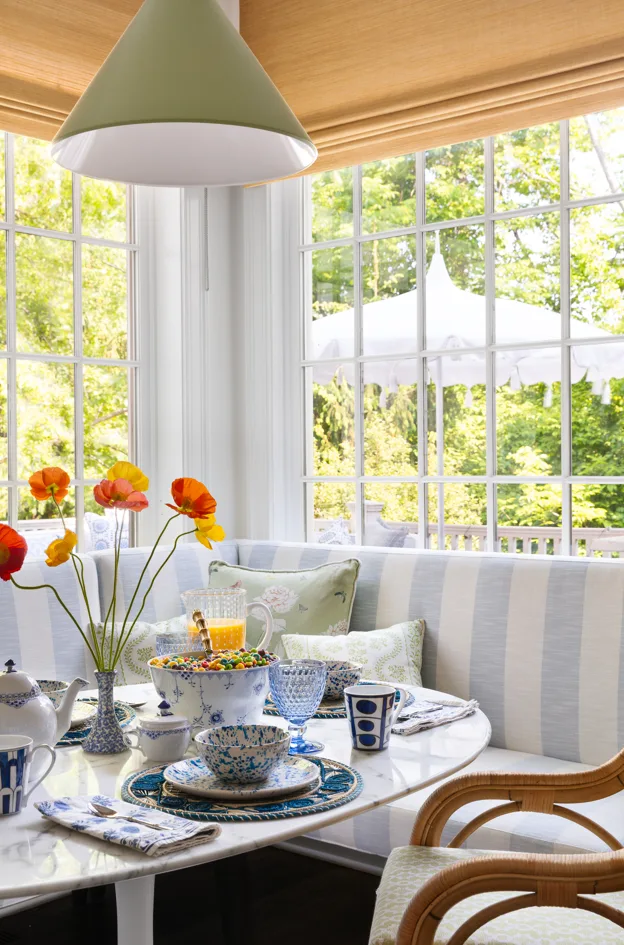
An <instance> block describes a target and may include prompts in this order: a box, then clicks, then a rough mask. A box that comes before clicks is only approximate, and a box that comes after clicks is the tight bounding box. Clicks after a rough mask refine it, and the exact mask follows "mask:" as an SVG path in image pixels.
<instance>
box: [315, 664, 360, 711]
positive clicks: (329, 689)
mask: <svg viewBox="0 0 624 945" xmlns="http://www.w3.org/2000/svg"><path fill="white" fill-rule="evenodd" d="M325 663H326V666H327V682H326V683H325V693H324V695H323V699H324V700H326V701H327V702H335V701H336V700H337V699H342V694H343V692H344V690H345V689H346V688H347V686H355V684H356V683H358V682H359V681H360V677H361V675H362V667H361V666H358V664H357V663H349V662H348V661H347V660H326V661H325Z"/></svg>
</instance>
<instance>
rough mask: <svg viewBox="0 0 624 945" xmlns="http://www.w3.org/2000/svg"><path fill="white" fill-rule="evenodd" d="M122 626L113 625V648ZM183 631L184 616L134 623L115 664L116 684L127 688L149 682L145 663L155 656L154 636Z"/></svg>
mask: <svg viewBox="0 0 624 945" xmlns="http://www.w3.org/2000/svg"><path fill="white" fill-rule="evenodd" d="M122 626H123V624H122V623H116V624H115V629H114V631H113V639H114V642H113V648H114V647H115V646H116V645H117V641H118V639H119V634H120V633H121V628H122ZM126 630H127V627H126ZM184 630H186V615H185V614H182V615H181V616H180V617H174V618H173V619H172V620H161V621H160V623H144V622H143V621H139V622H138V623H136V624H135V625H134V628H133V630H132V633H131V634H130V639H129V640H128V642H127V643H126V645H125V647H124V649H123V653H122V654H121V659H120V661H119V663H118V664H117V673H118V676H117V684H118V685H119V686H128V685H130V684H131V683H144V682H151V679H152V677H151V675H150V671H149V669H148V666H147V663H148V660H151V659H152V657H153V656H156V636H157V635H158V634H160V633H180V632H181V631H184ZM109 639H110V636H109Z"/></svg>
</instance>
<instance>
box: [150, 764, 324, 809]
mask: <svg viewBox="0 0 624 945" xmlns="http://www.w3.org/2000/svg"><path fill="white" fill-rule="evenodd" d="M163 774H164V778H165V780H166V781H168V782H169V784H172V785H173V786H174V787H176V788H178V790H180V791H183V792H184V793H185V794H192V795H193V796H195V797H212V798H218V799H220V800H229V801H243V800H245V801H251V800H254V801H255V800H260V799H261V798H263V797H286V796H287V795H290V794H296V793H298V792H299V791H303V790H304V789H306V788H307V789H308V790H316V788H317V787H318V786H319V783H320V780H321V776H320V773H319V769H318V768H317V766H316V765H315V764H314V763H313V762H311V761H307V760H306V759H305V758H298V757H296V756H294V755H293V756H292V757H289V758H287V759H286V761H284V762H283V763H282V764H281V765H279V767H278V768H276V769H275V770H274V771H273V772H272V773H271V774H270V775H269V777H268V778H267V779H266V781H260V782H259V783H257V784H227V783H226V782H225V781H221V780H219V778H216V777H215V776H214V774H211V772H210V771H209V770H208V768H207V767H206V765H205V764H204V762H203V761H201V759H200V758H188V759H185V760H184V761H176V763H175V764H172V765H169V767H167V768H165V770H164V772H163Z"/></svg>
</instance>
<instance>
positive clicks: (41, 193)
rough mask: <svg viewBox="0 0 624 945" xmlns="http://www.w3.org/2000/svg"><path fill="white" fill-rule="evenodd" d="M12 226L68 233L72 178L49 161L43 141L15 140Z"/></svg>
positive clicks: (47, 151) (70, 218) (20, 138)
mask: <svg viewBox="0 0 624 945" xmlns="http://www.w3.org/2000/svg"><path fill="white" fill-rule="evenodd" d="M15 222H16V223H20V224H22V225H23V226H37V227H40V228H41V229H45V230H60V231H62V232H64V233H70V232H71V230H72V177H71V174H70V172H69V171H66V170H64V169H63V168H62V167H60V166H59V165H58V164H56V163H55V162H54V161H53V160H52V158H51V157H50V145H49V143H48V142H47V141H38V140H37V139H35V138H22V137H19V136H17V137H16V138H15Z"/></svg>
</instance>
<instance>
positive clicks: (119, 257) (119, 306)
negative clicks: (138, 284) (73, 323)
mask: <svg viewBox="0 0 624 945" xmlns="http://www.w3.org/2000/svg"><path fill="white" fill-rule="evenodd" d="M82 324H83V342H82V343H83V351H84V354H85V355H86V357H88V358H118V359H123V358H126V357H127V356H128V253H127V251H126V250H125V249H110V248H109V247H108V246H83V247H82Z"/></svg>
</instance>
